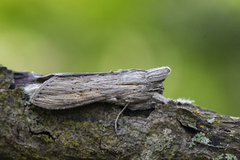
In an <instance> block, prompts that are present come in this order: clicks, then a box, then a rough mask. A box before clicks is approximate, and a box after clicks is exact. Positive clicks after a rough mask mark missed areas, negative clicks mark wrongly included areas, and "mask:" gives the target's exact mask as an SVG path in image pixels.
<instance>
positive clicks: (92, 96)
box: [30, 76, 112, 109]
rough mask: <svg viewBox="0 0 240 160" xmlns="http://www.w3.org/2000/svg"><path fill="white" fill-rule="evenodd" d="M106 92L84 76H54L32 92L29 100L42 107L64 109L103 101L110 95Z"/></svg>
mask: <svg viewBox="0 0 240 160" xmlns="http://www.w3.org/2000/svg"><path fill="white" fill-rule="evenodd" d="M105 88H108V89H109V87H105ZM108 93H110V92H105V91H104V89H101V88H100V89H99V84H97V83H95V82H92V81H89V79H86V78H84V77H68V76H63V77H61V76H54V77H52V78H50V79H49V80H47V81H45V82H44V83H43V84H42V85H41V86H40V87H39V88H38V89H37V90H36V91H35V92H34V93H33V95H32V97H31V99H30V101H31V102H32V103H33V104H35V105H37V106H39V107H42V108H47V109H66V108H73V107H76V106H82V105H86V104H89V103H93V102H100V101H104V100H106V99H107V98H109V97H110V96H112V95H111V94H108Z"/></svg>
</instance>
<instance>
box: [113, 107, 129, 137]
mask: <svg viewBox="0 0 240 160" xmlns="http://www.w3.org/2000/svg"><path fill="white" fill-rule="evenodd" d="M128 104H129V102H128V103H127V104H126V106H125V107H124V108H123V109H122V110H121V112H119V113H118V115H117V118H116V120H115V132H116V135H118V134H117V121H118V118H119V116H120V115H121V114H122V113H123V111H124V110H125V109H126V108H127V106H128Z"/></svg>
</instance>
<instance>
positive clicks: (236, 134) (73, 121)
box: [0, 66, 240, 160]
mask: <svg viewBox="0 0 240 160" xmlns="http://www.w3.org/2000/svg"><path fill="white" fill-rule="evenodd" d="M33 79H34V78H33V76H32V75H31V74H30V73H26V72H25V73H19V72H13V71H10V70H7V68H5V67H2V66H1V67H0V157H1V159H36V160H38V159H51V160H55V159H63V160H68V159H69V160H70V159H71V160H72V159H73V160H74V159H124V160H128V159H132V160H135V159H149V160H150V159H215V160H220V159H233V160H235V159H236V160H237V159H240V119H239V118H237V117H229V116H223V115H219V114H217V113H215V112H213V111H209V110H205V109H202V108H200V107H198V106H196V105H190V104H180V103H175V102H173V101H169V102H168V104H159V105H157V107H156V108H155V109H146V110H136V111H132V110H128V109H126V110H125V111H124V112H123V114H122V115H121V116H120V118H119V120H118V135H116V133H115V132H114V121H115V118H116V116H117V114H118V113H119V112H120V111H121V109H122V107H121V106H116V105H114V104H108V103H94V104H90V105H85V106H80V107H76V108H71V109H66V110H48V109H44V108H40V107H37V106H34V105H33V104H31V103H29V101H28V100H29V98H28V96H27V95H25V94H24V93H23V88H22V87H23V86H24V85H25V84H26V83H28V82H31V80H33ZM16 84H18V85H16Z"/></svg>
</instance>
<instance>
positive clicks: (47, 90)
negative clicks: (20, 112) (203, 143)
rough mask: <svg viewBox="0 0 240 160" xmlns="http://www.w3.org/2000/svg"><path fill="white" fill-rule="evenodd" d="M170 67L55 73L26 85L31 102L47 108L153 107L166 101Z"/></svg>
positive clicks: (134, 108) (139, 108)
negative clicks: (102, 104)
mask: <svg viewBox="0 0 240 160" xmlns="http://www.w3.org/2000/svg"><path fill="white" fill-rule="evenodd" d="M170 72H171V70H170V68H169V67H161V68H154V69H150V70H139V69H129V70H121V71H117V72H109V73H55V74H50V75H47V76H39V77H37V79H36V82H34V83H32V84H30V85H28V86H26V87H25V88H24V90H25V93H27V94H28V95H29V96H30V102H31V103H33V104H35V105H37V106H39V107H42V108H46V109H67V108H73V107H77V106H82V105H86V104H90V103H93V102H108V103H114V104H117V105H122V106H125V105H126V104H129V107H128V108H129V109H131V110H143V109H149V108H153V107H154V106H155V104H157V103H167V102H168V100H167V99H166V98H165V97H163V95H162V93H163V91H164V84H163V83H162V82H163V81H164V80H165V79H166V77H167V76H168V74H169V73H170Z"/></svg>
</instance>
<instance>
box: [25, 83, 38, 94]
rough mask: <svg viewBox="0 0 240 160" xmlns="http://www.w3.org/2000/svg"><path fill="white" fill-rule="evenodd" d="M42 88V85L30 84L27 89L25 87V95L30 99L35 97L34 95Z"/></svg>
mask: <svg viewBox="0 0 240 160" xmlns="http://www.w3.org/2000/svg"><path fill="white" fill-rule="evenodd" d="M40 86H41V84H40V83H36V84H29V85H27V86H26V87H24V93H25V94H28V95H29V96H30V97H31V96H32V95H33V93H34V92H35V91H36V90H37V89H38V88H39V87H40Z"/></svg>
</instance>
